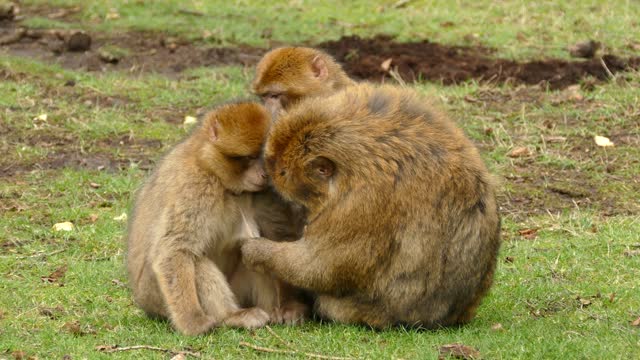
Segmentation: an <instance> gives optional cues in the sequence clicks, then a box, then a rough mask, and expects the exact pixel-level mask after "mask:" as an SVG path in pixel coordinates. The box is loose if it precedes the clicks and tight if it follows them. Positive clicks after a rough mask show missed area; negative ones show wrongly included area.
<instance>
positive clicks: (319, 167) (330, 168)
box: [311, 156, 336, 179]
mask: <svg viewBox="0 0 640 360" xmlns="http://www.w3.org/2000/svg"><path fill="white" fill-rule="evenodd" d="M311 169H312V171H313V173H314V175H317V176H318V177H320V178H323V179H329V178H330V177H332V176H333V174H334V173H335V171H336V164H335V163H334V162H333V161H331V160H329V159H327V158H326V157H324V156H318V157H317V158H315V159H313V160H312V161H311Z"/></svg>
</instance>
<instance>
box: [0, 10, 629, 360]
mask: <svg viewBox="0 0 640 360" xmlns="http://www.w3.org/2000/svg"><path fill="white" fill-rule="evenodd" d="M51 3H54V4H56V5H60V6H66V7H73V6H75V5H76V3H77V2H74V1H60V0H56V1H53V2H51ZM242 3H243V4H246V3H248V2H242ZM393 3H394V2H392V1H388V2H384V3H381V4H380V5H373V6H371V5H368V6H367V5H366V4H368V3H365V2H364V1H356V2H353V3H351V5H349V8H348V9H344V10H343V11H339V12H337V11H335V10H334V7H335V6H337V5H336V4H334V3H331V2H329V3H324V2H322V3H321V2H314V3H311V2H302V1H300V2H298V1H291V2H282V3H277V4H274V5H272V3H269V2H255V5H253V6H244V7H242V6H234V5H231V4H227V2H219V3H213V2H206V1H199V2H198V1H194V2H186V3H184V2H180V5H176V4H178V2H170V1H154V2H141V1H110V2H91V3H88V4H85V5H81V8H80V11H79V12H78V13H77V14H75V15H72V16H71V17H70V18H67V19H64V20H55V21H54V20H51V19H48V18H47V17H46V14H47V13H48V12H43V13H41V14H42V16H40V17H38V18H28V19H27V20H26V24H28V25H30V26H36V25H37V26H42V27H56V28H60V27H69V28H74V27H84V28H88V29H91V30H92V31H96V32H100V31H114V32H117V31H125V30H129V29H135V30H152V31H168V32H171V33H174V34H177V35H180V36H184V37H187V38H192V39H195V38H198V37H201V33H202V32H203V31H204V30H208V31H210V32H211V33H213V34H214V35H213V36H214V37H215V38H218V39H219V40H220V41H221V42H222V43H224V44H234V43H248V44H254V45H260V46H266V45H267V41H266V40H265V39H263V38H261V33H262V31H263V29H264V28H265V27H272V28H273V38H274V39H277V40H281V41H291V42H299V41H304V40H310V41H311V42H317V41H323V40H327V39H332V38H336V37H338V36H340V35H341V34H343V33H345V34H351V33H355V34H361V35H367V34H374V33H377V32H381V31H383V32H387V33H392V34H396V35H398V37H399V38H401V39H422V38H430V39H434V40H438V41H442V42H446V43H464V42H465V41H466V40H465V36H466V35H467V34H473V33H477V34H479V37H478V40H477V41H480V42H482V43H483V44H488V45H490V46H494V47H496V48H498V53H499V54H502V55H505V56H514V57H528V56H533V57H537V56H564V50H563V49H562V48H563V46H564V45H565V44H566V43H571V42H573V41H576V40H581V39H583V38H589V37H595V38H596V39H600V40H603V41H605V42H606V43H607V45H609V46H611V47H613V48H614V49H616V51H618V50H619V51H624V49H626V46H627V45H628V43H629V42H631V41H634V39H638V38H640V32H639V31H640V30H638V29H639V28H638V26H637V21H638V20H637V19H638V18H640V8H639V7H638V6H635V5H634V3H633V2H624V1H611V2H579V3H577V4H571V5H567V4H564V3H558V2H550V1H543V2H536V3H529V2H519V1H504V2H501V3H500V4H499V5H496V4H494V3H493V2H489V1H481V2H436V1H430V2H423V1H411V2H409V4H408V5H407V7H405V8H402V9H393V8H391V7H389V6H390V5H391V4H393ZM22 4H23V6H25V7H26V8H27V9H29V8H35V9H37V8H39V7H40V8H41V7H42V6H44V5H42V4H44V2H40V1H26V2H22ZM25 4H26V5H25ZM83 4H84V3H83ZM252 4H253V2H252ZM287 4H292V5H287ZM289 6H291V7H292V9H288V7H289ZM342 6H344V5H342ZM111 8H114V9H116V12H117V13H118V14H119V15H120V17H119V18H117V19H113V20H106V19H105V14H106V13H108V12H109V9H111ZM310 8H313V9H314V10H315V11H310V10H309V9H310ZM382 8H384V10H380V9H382ZM176 9H190V10H195V11H199V12H202V13H204V14H206V16H194V15H188V14H183V13H180V12H178V11H177V10H176ZM560 15H563V16H560ZM448 21H451V22H453V23H454V25H453V26H450V27H446V26H445V27H443V26H442V24H443V23H446V22H448ZM634 24H635V25H634ZM519 32H521V33H523V34H525V36H526V40H524V41H521V40H518V39H517V37H516V35H517V34H518V33H519ZM207 41H209V42H214V40H213V39H209V40H207ZM474 41H475V40H474ZM0 76H1V78H2V81H0V134H1V136H0V150H2V154H3V156H2V157H0V174H2V173H4V172H5V171H8V172H10V174H9V175H7V176H4V177H0V214H1V216H0V275H1V278H2V280H0V359H3V358H11V357H12V356H14V355H12V354H14V353H15V354H16V355H17V354H18V352H24V354H25V356H37V357H38V358H43V359H44V358H62V357H63V356H64V355H70V356H71V357H72V358H90V359H93V358H104V359H120V358H135V357H142V358H169V357H170V356H168V355H167V354H162V353H157V352H153V351H150V350H133V351H128V352H119V353H112V354H105V353H100V352H98V351H97V350H96V347H97V346H101V345H115V344H118V345H120V346H131V345H151V346H158V347H162V348H166V349H175V350H181V349H191V350H193V351H198V352H201V353H202V355H203V358H216V359H233V358H281V357H285V356H284V355H281V354H264V353H258V352H255V351H253V350H250V349H247V348H243V347H241V346H240V345H239V343H240V342H241V341H246V342H249V343H252V344H256V345H259V346H266V347H271V348H282V346H281V344H280V343H279V341H278V340H277V339H276V338H275V337H274V336H273V335H272V334H270V333H269V332H268V331H267V330H265V329H261V330H257V331H254V332H248V331H241V330H230V329H219V330H216V331H215V332H214V333H212V334H210V335H207V336H200V337H186V336H181V335H179V334H177V333H175V332H174V331H173V330H172V329H171V328H170V326H169V325H168V324H167V323H166V322H162V321H157V320H152V319H149V318H147V317H145V316H144V314H143V313H142V311H140V310H139V309H137V308H136V307H135V306H134V304H133V302H132V299H131V294H130V293H129V291H128V290H127V289H126V287H123V286H122V284H123V283H126V282H127V279H126V275H125V271H124V266H123V263H124V258H123V252H124V246H123V244H122V240H121V239H122V236H123V234H124V232H125V226H126V225H125V222H123V221H118V220H115V219H114V218H116V217H118V216H119V215H121V214H122V213H123V212H126V211H127V210H128V208H129V207H130V205H131V196H132V193H133V191H134V190H135V189H136V188H137V187H138V186H139V185H140V184H141V182H142V181H143V180H144V178H145V177H146V176H147V174H148V170H147V168H148V167H150V166H152V165H153V164H152V163H153V161H155V160H156V159H158V158H159V157H160V156H161V155H162V153H164V152H165V151H166V150H167V149H168V148H169V147H170V146H171V145H172V144H174V143H176V142H177V141H179V140H180V138H182V137H183V136H184V135H185V134H186V132H187V129H185V128H184V127H183V126H182V120H183V119H184V116H186V115H196V114H197V113H199V112H202V111H203V110H205V109H208V108H211V107H212V106H214V105H215V104H216V103H217V102H220V101H225V100H228V99H231V98H234V97H237V96H243V95H245V94H246V92H247V83H248V82H249V81H250V78H251V76H252V75H251V74H250V72H249V73H247V72H246V71H245V70H244V69H242V68H240V67H235V66H229V67H221V68H216V67H210V68H199V69H189V70H188V71H187V72H186V73H184V74H183V75H182V76H180V77H179V78H177V79H173V78H167V77H163V76H162V75H153V74H143V75H136V76H133V75H131V74H128V73H125V72H105V73H94V72H83V71H71V70H66V69H63V68H61V67H59V66H57V65H51V64H46V63H42V62H38V61H34V60H30V59H26V58H18V57H14V56H9V55H6V54H4V53H2V52H0ZM625 77H626V78H627V79H626V80H624V79H622V78H620V80H619V81H616V82H611V83H608V84H601V85H597V86H596V88H595V89H594V90H593V91H591V92H588V91H585V90H581V94H582V95H583V96H584V99H583V100H581V101H574V100H567V99H566V93H563V92H559V91H548V90H546V89H540V88H535V87H519V88H513V87H509V86H488V85H480V84H477V83H475V82H469V83H466V84H461V85H458V86H452V87H443V86H441V85H437V84H421V85H416V87H417V88H419V89H420V91H422V92H424V93H426V94H427V95H428V96H430V97H433V98H435V99H436V101H437V102H439V103H440V104H441V106H442V107H443V108H445V109H446V110H447V111H448V112H449V113H451V115H452V117H453V118H455V119H456V121H457V122H458V124H460V126H462V127H463V128H464V129H465V131H466V132H467V134H469V136H470V137H471V138H472V139H473V140H474V141H475V142H476V143H477V144H478V145H479V147H480V149H481V152H482V155H483V157H484V159H485V160H486V162H487V164H488V166H489V168H490V169H491V170H492V171H493V172H494V173H495V174H496V177H497V178H498V180H499V182H500V184H501V189H502V191H501V194H500V202H501V205H502V211H503V216H504V221H503V224H504V226H503V238H504V243H503V246H502V249H501V252H500V255H499V267H498V271H497V274H496V279H495V286H494V287H493V288H492V291H491V294H490V295H489V296H488V297H487V298H486V300H485V301H484V303H483V305H482V306H481V307H480V310H479V314H478V317H477V318H476V319H475V320H474V321H473V322H472V323H471V324H469V325H467V326H465V327H462V328H454V329H443V330H438V331H425V332H419V331H413V330H404V329H391V330H387V331H382V332H377V331H372V330H370V329H367V328H363V327H357V326H347V325H338V324H326V323H325V324H319V323H314V322H310V323H308V324H306V325H304V326H300V327H274V330H275V331H276V332H277V333H278V334H279V335H280V336H281V337H283V338H284V339H286V340H287V341H289V342H290V343H291V344H292V345H293V347H294V348H296V349H299V350H300V351H307V352H317V353H322V354H328V355H334V356H352V357H355V358H371V359H377V358H385V359H386V358H389V359H436V358H437V356H438V351H437V348H438V347H439V346H441V345H444V344H450V343H455V342H459V343H463V344H466V345H469V346H473V347H475V348H477V349H478V350H479V351H480V352H481V353H482V355H483V356H484V358H487V359H539V358H557V359H583V358H586V359H611V358H624V359H631V358H637V357H640V327H634V326H631V322H632V321H633V320H635V319H637V318H638V317H640V282H639V281H638V279H640V256H626V255H625V251H627V250H637V249H639V248H640V237H639V235H638V234H640V220H639V218H638V214H639V213H640V204H639V203H638V199H640V183H639V178H638V174H640V163H639V162H638V159H639V158H640V147H639V146H638V145H639V143H638V142H639V141H640V121H638V120H639V117H638V116H639V115H638V108H640V88H638V86H637V84H638V82H639V81H640V74H638V73H632V74H627V75H625ZM69 80H73V81H75V86H64V84H65V83H66V82H67V81H69ZM41 114H47V120H46V121H44V120H37V119H34V118H36V117H37V116H39V115H41ZM594 135H603V136H608V137H610V138H611V139H612V140H613V141H614V142H615V143H616V146H615V147H613V148H608V149H604V148H599V147H597V146H595V144H594V143H593V136H594ZM558 137H562V138H564V140H563V141H549V140H548V139H550V138H556V139H557V138H558ZM518 146H526V147H528V148H529V149H530V150H531V155H529V156H526V157H519V158H512V157H509V156H508V154H509V152H510V151H511V150H512V149H513V148H515V147H518ZM56 159H58V160H56ZM60 159H62V160H60ZM70 159H71V160H70ZM63 160H65V161H66V162H65V161H63ZM72 160H73V161H72ZM83 160H84V161H85V162H84V163H83V162H82V161H83ZM150 162H151V164H150ZM99 166H104V168H99ZM5 169H6V170H5ZM11 169H14V170H15V169H19V170H21V171H18V172H13V170H11ZM92 183H94V184H98V185H99V186H97V187H96V186H95V185H94V186H92V185H91V184H92ZM554 189H569V190H571V191H573V192H576V193H578V195H577V196H575V197H571V196H567V195H563V194H559V193H558V192H557V190H554ZM580 193H582V195H580ZM63 221H71V222H72V223H74V225H75V229H74V230H73V231H71V232H68V233H67V232H55V231H53V230H52V226H53V225H54V224H55V223H58V222H63ZM523 229H537V237H535V238H533V239H527V238H525V237H523V236H521V235H519V231H520V230H523ZM65 266H66V269H67V270H66V272H65V273H64V276H62V277H61V278H59V279H57V280H56V281H55V282H52V283H50V282H46V281H43V280H42V278H43V277H45V278H46V277H48V276H50V274H52V273H53V272H54V271H55V270H57V269H60V268H61V267H65ZM76 321H77V322H78V326H75V325H73V323H74V322H76ZM498 323H499V324H501V325H502V330H493V329H492V327H493V326H494V325H495V324H498Z"/></svg>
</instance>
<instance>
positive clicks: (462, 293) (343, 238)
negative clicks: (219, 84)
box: [242, 84, 500, 328]
mask: <svg viewBox="0 0 640 360" xmlns="http://www.w3.org/2000/svg"><path fill="white" fill-rule="evenodd" d="M265 161H266V169H267V172H268V174H269V175H270V176H271V178H272V182H273V185H274V187H275V189H276V190H277V191H278V192H280V193H281V194H282V195H283V196H284V197H285V198H287V199H289V200H291V201H294V202H296V203H298V204H300V205H301V206H303V207H305V208H306V209H307V211H308V223H307V226H306V228H305V230H304V234H303V236H302V238H301V239H300V240H298V241H295V242H289V243H278V242H273V241H269V240H268V239H264V238H260V239H252V240H248V241H247V242H246V243H245V244H244V245H243V246H242V256H243V261H244V262H245V264H247V266H249V267H250V268H252V269H256V270H259V271H264V272H266V273H270V274H274V275H275V276H277V277H278V278H280V279H283V280H284V281H286V282H288V283H291V284H292V285H294V286H297V287H301V288H304V289H307V290H310V291H313V292H315V293H316V294H318V297H317V300H316V304H315V305H316V310H317V312H318V313H319V314H320V315H321V316H324V317H326V318H329V319H333V320H336V321H340V322H345V323H363V324H367V325H370V326H372V327H376V328H384V327H388V326H391V325H395V324H405V325H408V326H417V327H423V328H434V327H439V326H447V325H454V324H462V323H466V322H468V321H469V320H471V319H472V318H473V317H474V316H475V313H476V309H477V307H478V305H479V304H480V301H481V299H482V297H483V296H484V295H485V294H486V293H487V291H488V289H489V288H490V286H491V283H492V279H493V273H494V271H495V266H496V257H497V252H498V248H499V244H500V217H499V215H498V208H497V204H496V199H495V190H494V185H493V182H492V179H491V176H490V174H489V173H488V172H487V169H486V167H485V165H484V164H483V162H482V160H481V158H480V155H479V154H478V151H477V150H476V148H475V147H474V145H473V144H472V143H471V141H469V140H468V139H467V138H466V137H465V136H464V134H463V132H462V131H461V130H460V129H459V128H457V127H456V126H455V125H454V123H453V122H451V121H450V120H449V119H448V118H447V117H446V116H445V115H444V114H443V113H441V112H439V111H437V110H435V108H434V107H433V106H432V105H430V104H429V102H428V101H427V100H426V99H425V98H424V97H422V96H419V95H418V94H416V93H415V92H414V91H411V90H408V89H400V88H394V87H391V86H373V85H366V84H361V85H357V86H352V87H348V88H346V89H345V90H343V91H340V92H338V93H336V94H334V95H332V96H329V97H325V98H311V99H307V100H305V101H302V102H300V103H299V104H298V105H297V106H294V107H293V108H292V109H290V110H288V111H287V113H286V114H285V115H283V117H281V118H280V119H279V120H278V121H276V122H275V123H274V124H273V125H272V128H271V129H270V132H269V135H268V138H267V143H266V146H265Z"/></svg>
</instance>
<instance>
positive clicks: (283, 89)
mask: <svg viewBox="0 0 640 360" xmlns="http://www.w3.org/2000/svg"><path fill="white" fill-rule="evenodd" d="M354 84H355V82H354V81H353V80H351V79H350V78H349V77H348V76H347V74H346V73H345V72H344V70H342V67H341V66H340V64H338V63H337V62H336V61H335V60H334V59H333V58H332V57H331V56H330V55H329V54H327V53H325V52H323V51H320V50H317V49H313V48H307V47H282V48H277V49H274V50H271V51H270V52H268V53H267V54H265V55H264V57H263V58H262V59H261V60H260V62H259V63H258V65H257V66H256V76H255V78H254V80H253V83H252V89H253V92H254V93H255V94H256V95H258V96H260V97H261V98H262V99H263V100H264V103H265V106H266V107H267V109H269V110H270V111H271V113H272V115H277V114H278V113H279V112H280V111H281V110H283V109H285V110H286V109H287V108H288V107H290V106H292V105H293V104H295V103H297V102H298V101H300V100H302V99H304V98H308V97H315V96H328V95H331V94H333V93H334V92H336V91H339V90H341V89H344V88H345V87H347V86H351V85H354Z"/></svg>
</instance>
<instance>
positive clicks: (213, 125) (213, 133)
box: [209, 119, 220, 142]
mask: <svg viewBox="0 0 640 360" xmlns="http://www.w3.org/2000/svg"><path fill="white" fill-rule="evenodd" d="M219 132H220V124H219V123H218V119H213V120H212V121H211V122H209V139H210V140H211V141H212V142H215V141H217V140H218V133H219Z"/></svg>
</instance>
